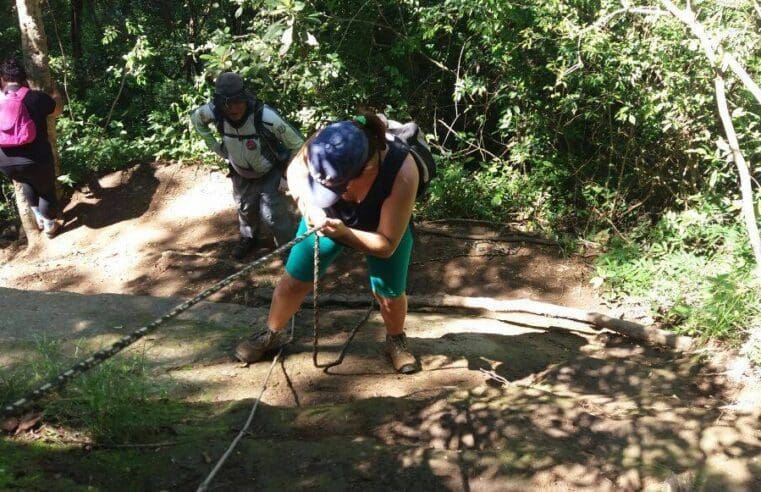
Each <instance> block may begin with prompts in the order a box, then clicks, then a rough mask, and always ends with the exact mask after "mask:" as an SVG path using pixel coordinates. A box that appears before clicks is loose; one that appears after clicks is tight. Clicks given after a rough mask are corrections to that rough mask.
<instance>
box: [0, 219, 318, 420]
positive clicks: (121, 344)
mask: <svg viewBox="0 0 761 492" xmlns="http://www.w3.org/2000/svg"><path fill="white" fill-rule="evenodd" d="M321 228H322V227H313V228H311V229H309V230H307V231H306V232H305V233H304V234H302V235H301V236H297V237H295V238H293V239H292V240H291V241H290V242H288V243H286V244H284V245H282V246H280V247H279V248H277V249H275V250H274V251H272V252H270V253H268V254H266V255H264V256H262V257H261V258H259V259H257V260H254V261H253V262H251V263H250V264H248V265H247V266H246V267H244V268H243V269H241V270H239V271H238V272H236V273H233V274H232V275H230V276H228V277H226V278H224V279H223V280H220V281H219V282H217V283H216V284H214V285H212V286H211V287H209V288H208V289H206V290H205V291H203V292H201V293H200V294H198V295H197V296H195V297H194V298H192V299H190V300H188V301H185V302H183V303H182V304H180V305H179V306H177V307H175V308H174V309H172V310H171V311H169V312H168V313H167V314H165V315H164V316H162V317H160V318H157V319H155V320H154V321H152V322H151V323H149V324H147V325H145V326H143V327H141V328H138V329H137V330H135V331H134V332H132V333H130V334H129V335H126V336H124V337H122V338H121V339H120V340H119V341H117V342H116V343H114V344H113V345H111V347H109V348H107V349H103V350H100V351H98V352H96V353H94V354H93V355H91V356H90V357H88V358H87V359H85V360H83V361H81V362H78V363H77V364H75V365H74V366H73V367H72V368H71V369H69V370H68V371H65V372H63V373H61V374H59V375H58V376H57V377H55V378H53V379H52V380H50V381H48V382H47V383H45V384H43V385H42V386H40V387H39V388H37V389H36V390H34V391H33V392H31V393H29V394H28V395H27V396H25V397H24V398H21V399H20V400H17V401H16V402H14V403H12V404H10V405H7V406H6V407H5V408H3V410H2V413H0V416H1V417H2V418H8V417H12V416H14V415H17V414H18V413H20V412H21V411H22V410H23V409H24V408H26V407H28V406H29V405H31V404H32V403H34V402H35V401H38V400H40V399H41V398H42V397H44V396H45V395H47V394H49V393H51V392H53V391H55V390H57V389H61V388H63V387H64V386H66V384H68V382H69V381H71V380H72V379H74V377H76V376H77V375H79V374H82V373H84V372H85V371H88V370H90V369H92V368H93V367H95V366H97V365H99V364H100V363H102V362H104V361H106V360H108V359H110V358H111V357H113V356H114V355H116V354H118V353H119V352H121V351H122V350H124V349H125V348H127V347H129V346H130V345H132V344H133V343H135V342H136V341H138V340H140V339H141V338H143V337H144V336H146V335H148V334H149V333H152V332H154V331H155V330H156V329H158V327H159V326H161V325H162V324H163V323H164V322H166V321H168V320H170V319H172V318H174V317H175V316H177V315H179V314H181V313H183V312H184V311H187V310H188V309H190V308H191V307H192V306H194V305H196V304H198V303H199V302H201V301H202V300H204V299H206V298H207V297H209V296H210V295H212V294H214V293H216V292H219V291H220V290H222V289H223V288H225V287H227V286H228V285H230V284H231V283H232V282H233V281H234V280H236V279H237V278H239V277H241V276H243V275H245V274H246V273H248V272H250V271H251V270H253V269H255V268H257V267H258V266H260V265H261V264H262V263H264V262H266V261H268V260H270V259H272V258H273V257H274V256H275V255H278V254H280V253H282V252H284V251H286V250H288V249H290V248H292V247H293V246H295V245H296V244H298V243H300V242H301V241H303V240H304V239H306V238H307V236H309V235H310V234H313V233H316V232H317V231H318V230H320V229H321ZM315 237H317V235H316V234H315Z"/></svg>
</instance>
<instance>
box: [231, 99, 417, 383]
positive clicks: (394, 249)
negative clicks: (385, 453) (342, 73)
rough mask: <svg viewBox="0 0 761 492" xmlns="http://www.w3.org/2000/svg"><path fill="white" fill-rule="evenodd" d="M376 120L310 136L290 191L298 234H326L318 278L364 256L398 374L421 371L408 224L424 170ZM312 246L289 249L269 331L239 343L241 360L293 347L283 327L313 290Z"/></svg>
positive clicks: (292, 171)
mask: <svg viewBox="0 0 761 492" xmlns="http://www.w3.org/2000/svg"><path fill="white" fill-rule="evenodd" d="M386 130H387V128H386V125H385V124H384V123H383V121H382V120H381V119H380V118H378V116H377V115H374V114H371V113H364V114H362V115H361V116H358V117H357V118H356V119H355V120H353V121H340V122H337V123H333V124H332V125H329V126H328V127H326V128H325V129H323V130H321V131H320V132H319V133H317V134H316V135H314V136H312V137H311V138H310V139H309V140H308V141H307V143H306V145H304V146H303V147H302V148H301V150H300V151H299V153H298V154H297V155H296V157H295V158H294V159H293V161H292V162H291V164H290V166H289V167H288V184H289V187H290V189H291V193H292V194H293V196H294V197H295V198H296V201H297V203H298V206H299V209H300V210H301V213H302V215H303V217H304V218H303V219H302V220H301V224H300V225H299V230H298V232H297V234H303V233H304V232H305V231H306V230H307V227H308V226H310V225H311V226H322V227H323V229H322V230H321V231H320V234H321V236H322V237H320V238H319V257H320V258H319V259H320V271H319V273H318V274H319V275H323V274H324V273H325V270H326V269H327V268H328V266H329V265H330V264H331V262H332V261H333V260H334V259H335V258H336V256H338V254H339V253H340V252H341V250H343V249H344V248H345V247H349V248H352V249H355V250H357V251H361V252H363V253H364V254H365V258H366V261H367V265H368V270H369V273H370V286H371V287H372V291H373V295H374V296H375V298H376V299H377V301H378V304H379V305H380V312H381V316H382V317H383V322H384V324H385V326H386V353H387V354H388V356H389V358H390V359H391V363H392V365H393V366H394V369H395V370H396V371H398V372H400V373H404V374H408V373H412V372H415V371H417V370H418V369H419V366H418V362H417V360H416V358H415V356H414V355H413V354H412V353H411V352H410V350H409V349H408V348H407V339H406V336H405V334H404V322H405V319H406V317H407V296H406V294H405V290H406V288H407V270H408V268H409V262H410V254H411V252H412V230H411V227H410V221H411V217H412V208H413V206H414V204H415V195H416V194H417V191H418V181H419V173H418V167H417V165H416V164H415V161H414V160H413V157H412V155H411V154H410V153H409V150H410V148H409V146H407V144H405V143H404V142H402V141H401V140H400V139H399V138H397V137H394V136H392V135H391V134H389V133H387V132H386ZM313 256H314V240H313V238H311V240H310V238H307V239H306V240H305V241H302V242H300V243H298V244H297V245H296V246H294V247H293V249H291V253H290V256H289V257H288V263H287V264H286V267H285V270H286V273H285V274H284V275H283V276H282V277H281V278H280V281H279V282H278V285H277V287H276V288H275V292H274V293H273V296H272V304H271V305H270V312H269V317H268V319H267V326H265V327H263V329H262V330H261V331H259V332H257V333H254V335H253V336H251V337H250V338H248V339H247V340H245V341H243V342H242V343H240V344H239V345H238V347H237V349H236V351H235V355H236V357H237V358H238V359H240V360H241V361H243V362H249V363H250V362H256V361H258V360H260V359H261V358H262V357H263V356H264V355H265V354H266V353H267V352H270V351H273V350H276V349H278V348H280V347H281V346H283V345H284V344H285V343H287V342H288V336H287V334H286V330H285V327H286V325H287V323H288V320H289V319H290V318H291V316H293V315H294V314H295V313H296V311H297V310H298V309H299V307H300V306H301V302H302V301H303V299H304V297H305V296H306V295H307V293H309V291H310V290H311V289H312V285H313V275H314V268H313Z"/></svg>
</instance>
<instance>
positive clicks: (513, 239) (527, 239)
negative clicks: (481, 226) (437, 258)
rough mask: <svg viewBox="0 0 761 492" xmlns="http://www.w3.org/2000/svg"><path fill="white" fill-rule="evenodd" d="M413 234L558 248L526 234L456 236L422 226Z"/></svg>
mask: <svg viewBox="0 0 761 492" xmlns="http://www.w3.org/2000/svg"><path fill="white" fill-rule="evenodd" d="M414 230H415V232H418V233H421V234H430V235H432V236H443V237H451V238H453V239H470V240H474V241H494V242H502V243H519V242H524V243H534V244H546V245H550V246H558V242H557V241H553V240H552V239H547V238H545V237H539V236H529V235H526V234H509V235H506V236H504V235H496V234H457V233H453V232H448V231H443V230H441V229H434V228H431V227H425V226H422V225H416V226H415V229H414Z"/></svg>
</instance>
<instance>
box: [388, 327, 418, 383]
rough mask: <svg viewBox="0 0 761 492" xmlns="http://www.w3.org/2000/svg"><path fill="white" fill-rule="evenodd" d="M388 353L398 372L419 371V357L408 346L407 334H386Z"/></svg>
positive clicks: (409, 372)
mask: <svg viewBox="0 0 761 492" xmlns="http://www.w3.org/2000/svg"><path fill="white" fill-rule="evenodd" d="M386 354H387V355H388V357H389V358H390V359H391V365H393V366H394V369H395V370H396V372H400V373H402V374H411V373H413V372H416V371H418V370H419V369H420V368H419V367H418V363H417V359H415V356H414V355H412V352H410V349H409V348H407V335H405V334H404V333H402V334H401V335H386Z"/></svg>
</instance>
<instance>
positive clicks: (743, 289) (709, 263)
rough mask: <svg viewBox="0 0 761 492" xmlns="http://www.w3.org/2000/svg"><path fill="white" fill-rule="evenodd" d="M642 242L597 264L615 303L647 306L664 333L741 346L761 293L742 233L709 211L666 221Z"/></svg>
mask: <svg viewBox="0 0 761 492" xmlns="http://www.w3.org/2000/svg"><path fill="white" fill-rule="evenodd" d="M640 230H641V233H642V236H640V237H635V238H634V239H633V240H627V241H624V240H623V239H621V238H616V239H614V240H613V241H612V242H611V248H610V250H609V251H607V252H606V253H605V254H604V255H602V256H600V257H599V258H598V260H597V265H596V266H597V273H596V274H597V277H598V279H599V280H598V281H601V282H602V285H603V286H604V288H605V290H606V291H607V292H608V294H609V295H610V296H611V297H613V298H618V297H623V296H629V295H634V296H637V297H640V298H643V299H645V300H646V301H648V302H649V303H650V305H651V308H652V314H653V316H654V317H655V318H656V320H659V321H660V322H661V323H663V324H664V325H666V326H669V327H673V328H675V329H676V330H677V331H680V332H683V333H687V334H690V335H695V336H698V337H700V338H704V339H705V338H722V339H728V340H735V341H736V340H738V339H739V338H740V337H741V336H742V334H743V332H744V331H745V330H746V329H747V328H748V327H749V326H751V325H752V324H753V323H754V322H757V321H758V320H759V318H758V316H759V313H760V312H761V290H759V288H758V280H757V278H756V277H755V276H754V274H753V268H754V264H753V261H752V256H751V254H750V251H749V246H748V243H747V240H746V239H745V238H746V236H745V235H744V231H743V230H742V228H741V226H740V225H738V224H736V223H731V222H724V221H722V220H721V218H720V217H716V216H713V217H712V216H711V209H710V208H708V210H703V211H697V210H695V209H688V210H686V211H685V212H682V213H673V212H672V213H668V214H666V215H665V216H664V217H663V218H662V219H661V220H660V221H659V222H658V223H657V224H656V226H655V227H654V228H641V229H640Z"/></svg>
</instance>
